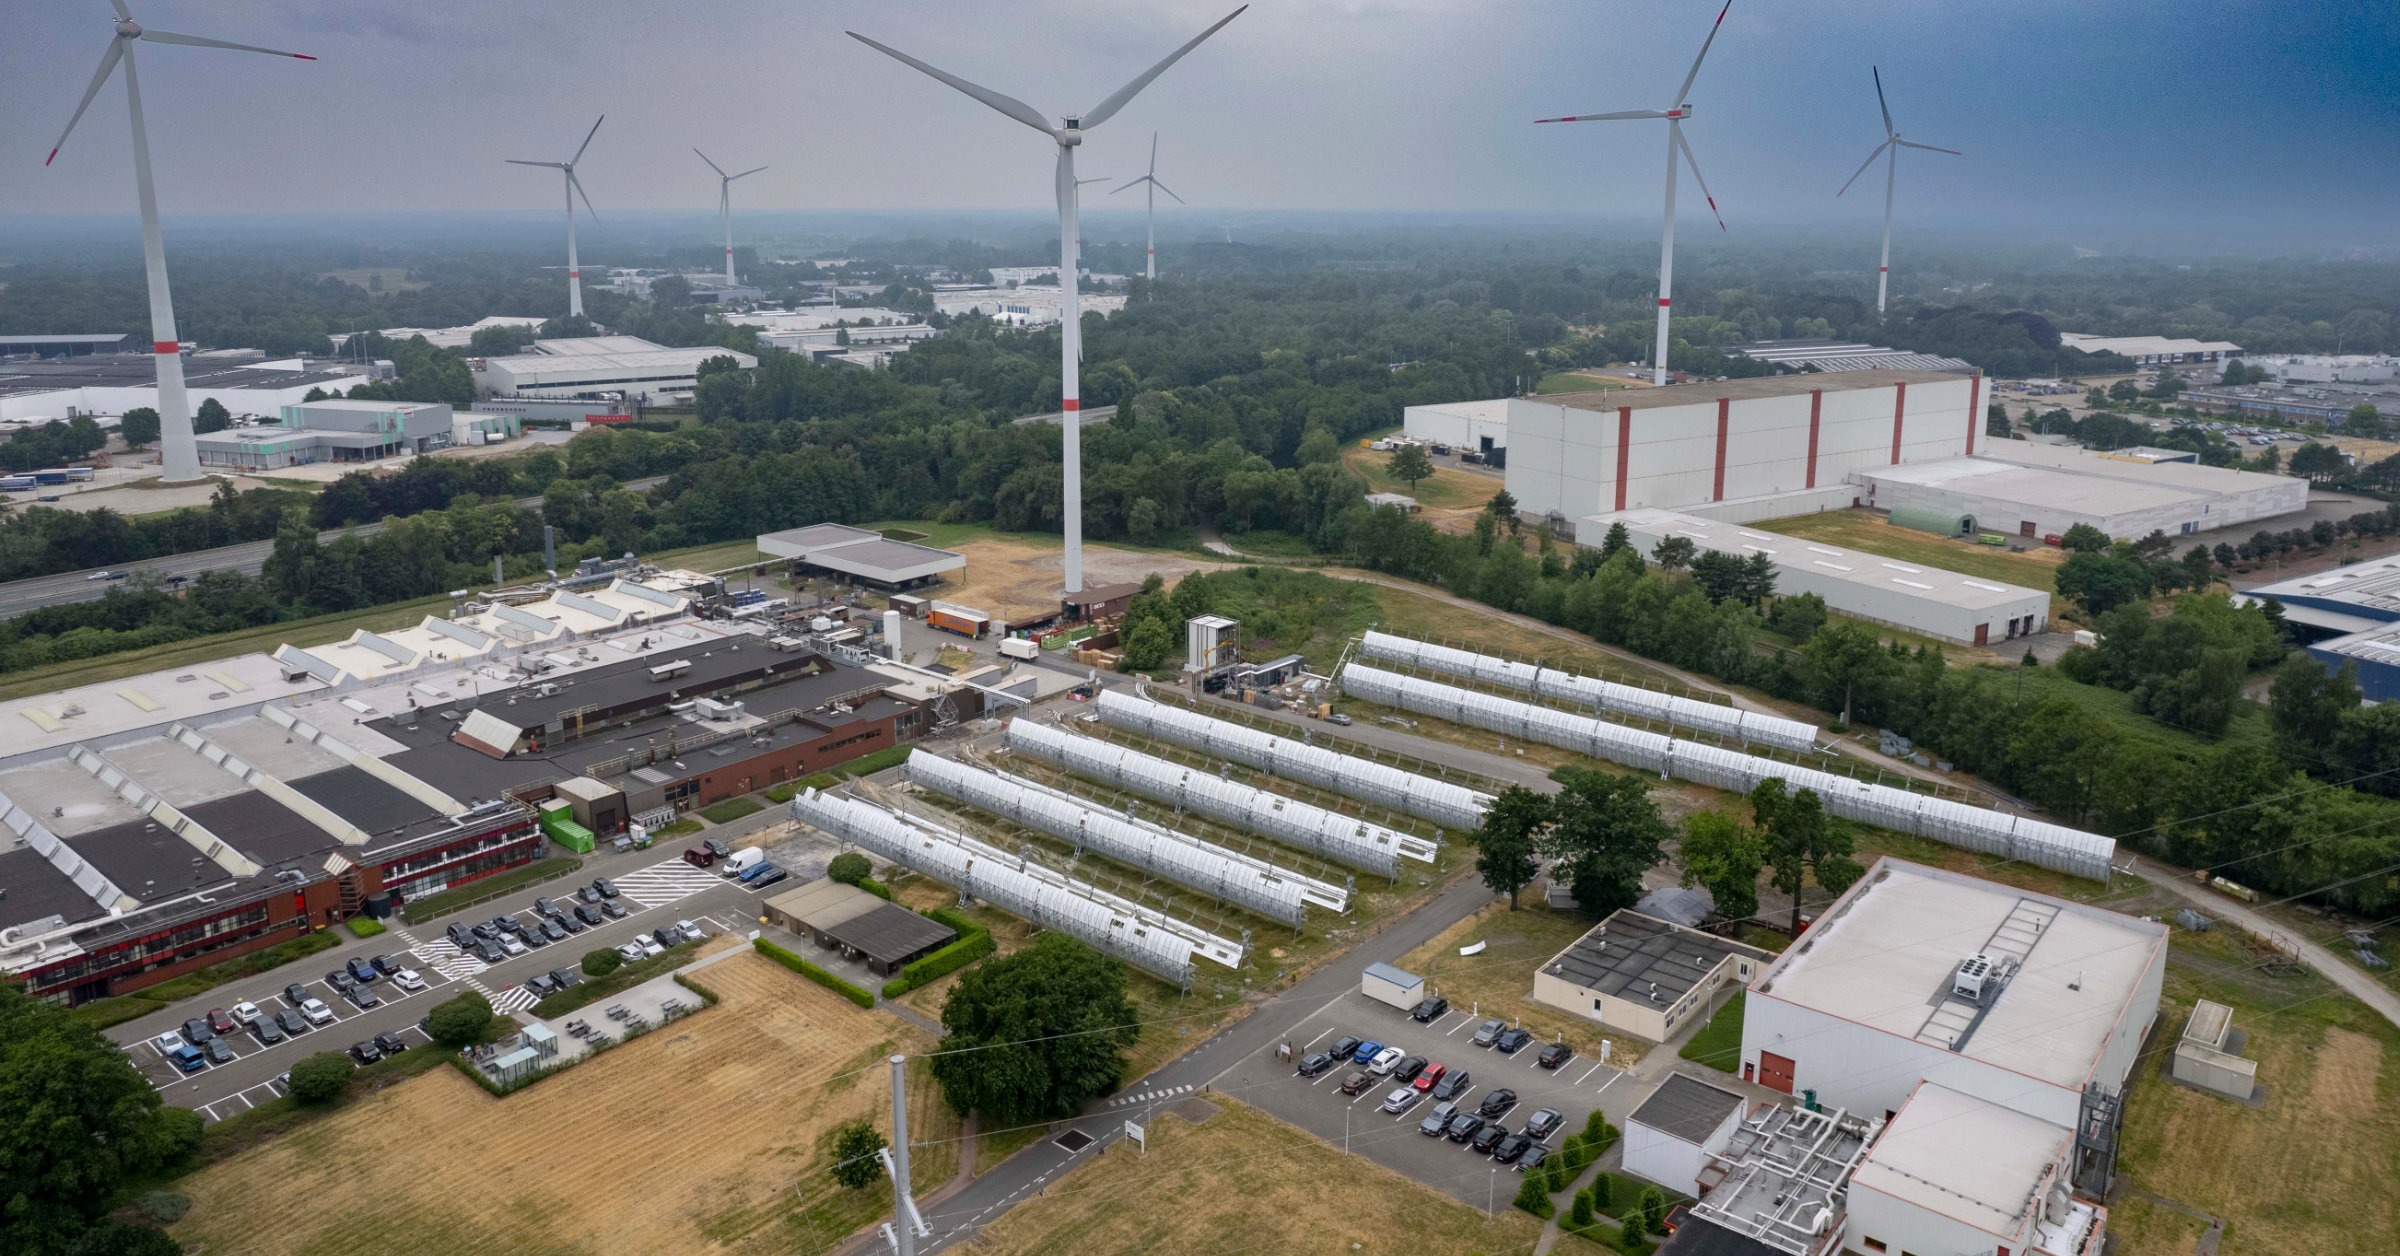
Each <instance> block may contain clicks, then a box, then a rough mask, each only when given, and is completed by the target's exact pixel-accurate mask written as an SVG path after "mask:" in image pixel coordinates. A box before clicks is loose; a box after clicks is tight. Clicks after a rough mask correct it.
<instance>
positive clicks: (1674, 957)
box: [1546, 910, 1775, 1008]
mask: <svg viewBox="0 0 2400 1256" xmlns="http://www.w3.org/2000/svg"><path fill="white" fill-rule="evenodd" d="M1728 955H1747V956H1749V957H1751V958H1752V959H1756V960H1759V961H1761V962H1771V961H1772V960H1774V958H1775V957H1774V955H1772V954H1770V953H1769V952H1766V951H1762V950H1760V949H1758V948H1757V947H1755V946H1747V945H1744V944H1743V943H1740V942H1735V941H1732V940H1730V939H1726V938H1720V937H1718V936H1717V935H1715V934H1713V933H1702V932H1700V931H1699V930H1697V929H1686V928H1682V927H1681V926H1678V925H1671V924H1668V923H1667V922H1666V921H1663V920H1659V919H1656V918H1654V917H1650V916H1645V915H1643V914H1641V913H1640V912H1636V911H1624V910H1620V911H1617V912H1614V913H1612V914H1611V915H1610V916H1609V918H1608V919H1606V920H1603V921H1601V922H1600V923H1599V924H1597V925H1595V926H1593V928H1592V931H1591V932H1590V933H1587V934H1585V935H1583V936H1582V937H1580V938H1577V939H1575V942H1574V944H1573V945H1572V946H1569V947H1568V948H1567V949H1566V950H1565V951H1563V952H1561V953H1560V954H1559V956H1558V958H1556V959H1554V960H1552V961H1550V966H1549V968H1548V969H1547V970H1546V971H1547V972H1549V973H1550V974H1551V975H1552V976H1554V977H1563V978H1565V979H1566V980H1568V981H1571V982H1573V983H1575V984H1576V985H1579V986H1582V987H1584V988H1586V989H1590V990H1597V991H1599V992H1600V993H1602V994H1607V995H1614V996H1616V997H1618V998H1621V999H1635V1000H1641V1001H1646V1002H1652V1003H1656V1004H1657V1005H1658V1006H1659V1007H1661V1008H1666V1007H1669V1006H1671V1005H1673V1004H1674V1002H1675V1001H1676V1000H1677V999H1680V998H1682V997H1683V996H1684V995H1685V994H1686V993H1688V992H1690V990H1691V988H1692V987H1693V986H1695V985H1697V984H1699V981H1700V979H1701V978H1702V977H1705V976H1707V975H1708V973H1709V971H1710V970H1711V969H1714V968H1715V967H1716V966H1717V965H1718V964H1720V963H1723V962H1724V960H1725V957H1726V956H1728ZM1654 984H1655V985H1656V986H1657V987H1658V994H1657V997H1656V998H1652V997H1651V994H1650V987H1651V986H1652V985H1654Z"/></svg>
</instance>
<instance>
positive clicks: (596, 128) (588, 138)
mask: <svg viewBox="0 0 2400 1256" xmlns="http://www.w3.org/2000/svg"><path fill="white" fill-rule="evenodd" d="M606 121H608V115H607V114H605V113H604V114H601V115H600V119H599V121H598V122H594V123H592V129H591V130H589V131H586V132H584V133H583V148H578V149H576V150H575V155H574V156H572V157H569V158H567V165H568V166H570V167H572V166H573V165H574V164H575V163H576V162H579V161H582V160H583V149H584V148H590V147H591V146H592V137H593V136H595V135H598V134H599V133H600V123H601V122H606ZM594 216H595V217H597V215H594Z"/></svg>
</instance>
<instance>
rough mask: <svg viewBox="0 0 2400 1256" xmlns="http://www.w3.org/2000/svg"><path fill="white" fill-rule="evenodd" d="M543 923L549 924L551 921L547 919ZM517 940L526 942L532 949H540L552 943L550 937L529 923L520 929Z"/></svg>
mask: <svg viewBox="0 0 2400 1256" xmlns="http://www.w3.org/2000/svg"><path fill="white" fill-rule="evenodd" d="M542 923H543V924H548V923H550V922H549V921H547V920H545V921H543V922H542ZM517 941H519V942H522V943H524V944H525V945H526V947H527V948H529V949H532V950H539V949H541V948H542V947H545V946H548V945H550V939H549V938H548V937H546V936H544V935H543V933H542V931H541V930H540V929H538V928H536V927H535V926H533V925H527V926H525V927H524V928H523V929H522V930H519V931H518V933H517Z"/></svg>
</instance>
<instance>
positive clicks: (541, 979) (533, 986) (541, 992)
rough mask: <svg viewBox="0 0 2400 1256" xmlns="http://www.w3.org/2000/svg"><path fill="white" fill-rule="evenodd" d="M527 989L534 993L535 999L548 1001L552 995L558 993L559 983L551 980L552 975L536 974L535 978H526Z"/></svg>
mask: <svg viewBox="0 0 2400 1256" xmlns="http://www.w3.org/2000/svg"><path fill="white" fill-rule="evenodd" d="M525 988H526V989H528V990H531V991H533V993H534V997H536V998H541V999H547V998H549V997H550V996H551V995H554V994H556V993H558V983H557V982H555V981H552V980H550V974H548V973H535V974H534V975H533V976H531V977H528V978H526V979H525Z"/></svg>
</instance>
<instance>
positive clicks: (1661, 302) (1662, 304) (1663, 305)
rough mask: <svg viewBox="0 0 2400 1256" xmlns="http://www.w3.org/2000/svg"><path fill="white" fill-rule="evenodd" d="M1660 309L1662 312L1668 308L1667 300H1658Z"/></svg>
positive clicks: (1662, 298) (1663, 298)
mask: <svg viewBox="0 0 2400 1256" xmlns="http://www.w3.org/2000/svg"><path fill="white" fill-rule="evenodd" d="M1658 308H1660V309H1662V310H1663V309H1665V308H1667V299H1666V298H1665V297H1660V298H1659V299H1658Z"/></svg>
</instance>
